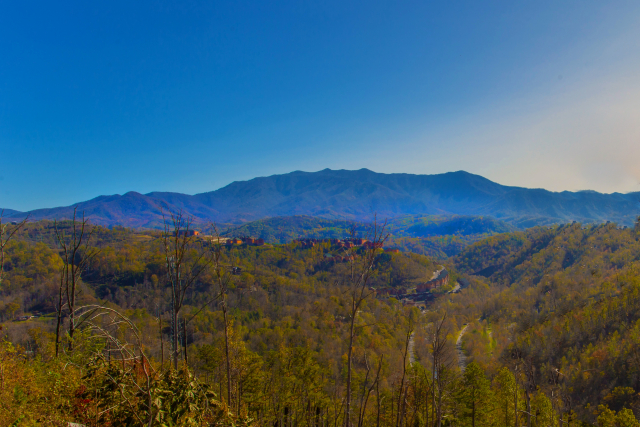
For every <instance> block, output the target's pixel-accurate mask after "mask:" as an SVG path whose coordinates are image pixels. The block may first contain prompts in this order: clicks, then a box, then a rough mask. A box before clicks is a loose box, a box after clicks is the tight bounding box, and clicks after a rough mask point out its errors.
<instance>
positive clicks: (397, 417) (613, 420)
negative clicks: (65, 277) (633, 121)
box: [0, 219, 640, 427]
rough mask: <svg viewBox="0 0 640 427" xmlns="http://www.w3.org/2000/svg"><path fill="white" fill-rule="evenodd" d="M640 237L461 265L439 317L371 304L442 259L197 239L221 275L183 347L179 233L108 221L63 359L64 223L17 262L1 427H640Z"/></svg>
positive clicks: (207, 282)
mask: <svg viewBox="0 0 640 427" xmlns="http://www.w3.org/2000/svg"><path fill="white" fill-rule="evenodd" d="M420 221H422V219H421V220H420ZM472 222H473V221H472ZM303 223H304V222H303ZM444 223H445V224H446V221H444ZM463 223H465V224H466V222H465V221H463ZM441 224H442V223H441ZM405 225H406V224H405ZM393 227H394V225H393V224H392V225H391V230H393ZM434 227H436V226H434ZM58 228H59V230H66V236H67V237H68V236H70V235H72V234H71V233H72V232H73V229H74V225H73V223H71V222H63V223H60V224H58ZM418 228H419V229H421V230H424V228H425V226H424V222H423V223H422V225H421V226H420V227H418ZM427 228H428V227H427ZM471 229H472V230H473V228H471ZM639 232H640V230H638V229H637V228H636V229H626V230H619V229H617V228H616V226H615V225H613V224H610V225H606V226H597V227H583V226H582V225H580V224H574V225H568V226H562V227H558V226H556V227H551V228H548V227H537V228H533V229H530V230H526V231H516V232H510V233H502V234H496V235H493V236H490V237H487V238H485V239H483V240H481V241H478V242H476V243H473V244H471V245H470V246H468V247H467V248H466V249H464V250H463V251H462V252H461V253H460V254H458V255H457V256H455V257H454V258H452V259H450V260H448V261H446V262H445V263H444V266H445V267H447V268H448V269H449V270H450V272H451V275H452V277H461V278H462V279H461V283H462V284H463V289H461V290H460V291H459V292H458V293H440V294H439V295H438V296H436V298H435V299H434V300H433V302H432V303H430V305H429V306H428V307H427V310H425V311H424V312H421V311H420V310H418V309H417V308H415V307H411V306H403V304H402V303H401V302H400V301H398V300H396V299H394V298H388V297H383V296H376V295H375V293H374V292H372V290H373V289H374V288H380V287H389V286H392V287H394V286H395V287H407V286H411V285H415V284H416V283H421V282H424V281H426V280H429V279H430V278H431V277H432V276H433V273H434V272H435V271H437V270H439V269H440V268H441V267H442V262H441V261H434V260H433V259H431V258H429V257H426V256H423V255H420V254H415V253H383V252H382V251H380V250H378V249H375V247H372V248H370V249H366V248H365V247H355V248H353V249H348V250H346V249H341V248H339V247H336V246H332V244H331V243H330V242H323V243H319V244H316V245H315V246H313V247H303V246H302V245H299V244H297V243H287V244H276V245H265V246H250V245H233V246H217V245H216V244H215V242H214V243H213V244H212V243H211V242H208V241H203V240H197V239H196V238H194V239H193V240H192V241H193V244H194V246H192V247H191V249H190V252H189V255H188V257H190V258H188V259H191V260H197V259H198V258H197V257H199V256H200V255H199V254H202V256H209V255H207V254H209V253H213V254H216V253H217V254H219V255H220V261H219V263H218V264H215V263H214V264H207V265H208V266H207V267H206V268H205V269H203V270H202V274H201V275H200V276H198V280H197V281H195V282H193V287H191V288H189V290H188V291H187V292H186V293H185V295H184V306H183V308H182V311H181V312H180V315H179V317H178V320H179V325H183V326H179V327H178V329H177V330H178V333H179V337H178V338H179V339H177V340H176V341H175V342H177V343H178V344H177V347H176V348H173V344H172V342H173V341H172V335H171V333H172V332H171V331H172V330H173V329H172V327H171V322H172V321H171V316H170V315H169V314H170V313H171V310H172V306H171V297H170V295H171V289H172V285H171V283H170V282H169V281H168V279H167V278H168V277H169V275H170V272H171V271H172V270H170V268H173V267H171V266H172V265H173V264H172V262H173V261H171V259H168V258H167V254H166V253H165V250H164V245H165V243H164V242H165V241H164V239H163V235H162V233H160V232H136V231H133V230H130V229H125V228H115V229H107V228H103V227H95V229H94V231H93V233H94V234H93V236H92V239H93V240H92V246H91V247H92V248H96V249H98V250H99V251H98V252H91V251H92V249H91V248H86V249H84V250H83V251H84V253H93V254H94V256H93V258H92V259H91V262H90V263H89V264H86V268H85V269H84V270H83V271H82V274H81V277H80V280H79V282H78V289H77V293H76V294H75V295H76V298H77V301H78V305H80V306H88V307H91V308H89V309H86V311H84V313H85V317H82V316H80V317H78V320H77V322H78V323H77V332H76V334H75V335H73V336H70V335H69V332H68V330H69V329H68V328H69V326H70V317H69V312H68V311H65V310H66V309H65V308H64V306H63V309H62V313H63V316H62V323H63V328H64V330H66V331H67V332H66V335H64V336H63V337H62V340H61V342H60V344H61V346H62V351H61V352H60V354H59V355H56V347H57V345H56V339H55V330H56V319H57V316H56V310H57V305H56V304H57V303H56V301H58V299H59V296H60V293H59V292H60V291H59V289H60V283H61V282H60V272H61V271H64V266H65V262H71V261H65V259H63V258H61V253H62V252H61V248H60V246H59V244H56V239H55V233H54V229H53V224H52V223H50V222H38V223H31V224H28V225H27V226H26V227H25V228H24V229H22V230H20V232H18V233H17V234H16V235H15V238H14V240H13V241H11V242H10V243H9V244H8V245H7V246H6V248H5V249H6V258H5V264H4V265H3V269H4V271H5V275H4V279H3V283H2V288H1V289H0V296H1V298H0V317H1V321H2V322H3V323H2V329H1V331H0V334H1V335H0V336H1V337H2V338H1V340H2V344H1V345H0V364H1V365H0V367H1V368H2V370H1V372H2V387H0V399H2V402H3V403H4V404H3V405H2V406H0V424H2V425H64V423H66V422H80V423H83V424H85V425H91V426H98V425H131V426H138V425H158V426H160V425H225V426H231V425H246V426H249V425H253V426H274V425H278V426H285V425H298V426H309V427H310V426H318V425H325V426H326V425H349V426H368V425H380V426H388V427H391V426H395V427H399V426H403V427H413V426H429V427H435V426H437V425H441V426H442V425H457V426H507V425H508V426H517V427H523V426H525V425H527V426H528V425H531V426H536V427H537V426H540V427H542V426H556V425H560V423H562V425H568V424H570V425H576V426H577V425H592V424H595V423H597V425H599V426H606V427H613V426H638V425H639V424H638V421H636V416H637V415H638V410H639V409H640V406H639V404H640V399H639V397H640V396H639V395H638V392H639V391H640V371H639V370H638V368H637V367H638V366H640V364H639V363H640V362H639V361H640V359H639V358H638V357H639V356H638V355H640V351H639V350H640V323H638V321H639V320H640V280H639V279H638V269H639V267H640V242H639V241H638V238H639V236H640V233H639ZM472 235H473V234H472ZM463 237H465V236H464V235H462V234H461V236H460V238H463ZM400 238H405V237H400ZM212 251H213V252H212ZM341 251H342V252H341ZM78 256H80V257H82V254H80V255H78ZM173 259H175V258H173ZM367 259H370V260H371V264H370V268H369V267H368V264H366V263H365V264H362V263H363V262H364V261H366V260H367ZM167 261H169V262H167ZM215 265H220V266H222V267H221V268H220V269H217V268H215ZM363 265H364V267H366V268H364V269H363V270H358V268H359V266H363ZM354 269H355V270H354ZM358 271H360V272H368V273H367V275H368V276H367V277H368V278H367V280H366V282H364V283H365V285H364V287H363V288H362V289H363V290H364V291H365V292H364V294H363V295H364V297H363V299H362V301H361V303H359V305H357V306H355V305H354V301H356V300H354V299H353V298H352V296H353V295H354V294H353V289H354V287H353V286H354V285H353V283H354V280H357V277H359V276H358V274H360V273H358V274H356V275H354V272H356V273H357V272H358ZM222 273H223V274H224V278H226V279H225V280H227V279H228V281H227V282H224V281H223V282H221V281H220V280H219V279H220V277H222V276H220V274H222ZM223 285H224V286H225V287H224V288H222V287H221V286H223ZM372 288H373V289H372ZM354 313H355V315H353V314H354ZM30 315H35V316H36V317H32V318H28V319H27V320H21V319H26V318H27V317H28V316H30ZM86 316H89V317H86ZM91 316H93V317H91ZM90 317H91V319H90ZM465 324H468V326H467V327H466V328H465ZM89 325H92V326H89ZM463 329H464V330H465V331H466V333H465V334H464V335H463V336H462V339H461V341H462V351H463V353H464V354H465V355H466V356H467V359H466V368H465V369H464V371H463V372H462V371H461V370H460V369H459V363H463V362H460V361H459V360H458V358H457V355H456V351H455V342H456V340H457V338H458V337H459V334H460V332H461V331H462V330H463ZM351 339H353V343H352V344H350V340H351ZM114 346H116V347H114ZM114 348H117V349H118V351H114ZM172 349H173V350H172ZM174 350H175V351H174ZM127 352H130V353H127ZM122 354H130V355H131V356H132V357H130V358H124V357H123V356H122ZM174 361H175V362H176V364H175V365H174ZM463 367H464V365H463ZM347 408H349V409H348V410H347Z"/></svg>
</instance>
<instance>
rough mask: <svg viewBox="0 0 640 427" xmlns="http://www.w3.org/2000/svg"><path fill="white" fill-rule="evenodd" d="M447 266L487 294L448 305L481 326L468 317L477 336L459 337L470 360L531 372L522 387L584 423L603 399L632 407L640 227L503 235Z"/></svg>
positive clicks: (639, 320)
mask: <svg viewBox="0 0 640 427" xmlns="http://www.w3.org/2000/svg"><path fill="white" fill-rule="evenodd" d="M454 264H455V266H456V268H457V269H458V270H459V271H460V272H465V273H468V274H471V275H472V276H471V277H474V275H475V277H476V278H477V280H478V283H485V285H484V286H488V287H487V289H491V291H490V292H485V293H484V294H482V297H481V298H475V299H474V300H473V301H470V300H467V299H465V298H466V297H465V296H464V295H462V296H460V297H458V298H457V300H456V299H454V303H455V304H456V308H455V310H458V312H461V313H462V312H464V313H466V315H468V316H469V317H470V318H473V317H476V316H477V317H476V319H477V318H480V319H482V320H481V321H479V322H478V321H477V320H475V319H473V320H472V325H473V326H472V331H473V332H474V333H476V335H474V334H469V335H468V336H467V338H466V339H467V341H466V351H467V352H468V353H469V355H470V356H471V358H472V360H476V361H478V362H480V363H481V364H482V365H484V366H487V367H489V369H496V370H497V369H498V368H499V367H500V366H502V365H503V363H504V361H505V360H512V361H513V362H514V363H515V362H516V361H519V363H520V366H521V369H523V368H524V369H530V372H531V374H530V375H529V376H528V377H527V380H526V381H527V382H528V383H529V384H531V385H532V386H533V387H539V388H540V389H542V390H546V391H547V392H548V393H549V394H551V393H555V394H556V395H558V396H562V398H563V399H570V401H571V402H572V404H573V405H574V408H576V409H575V410H576V411H577V412H578V413H579V415H580V417H581V418H582V419H585V420H590V421H591V422H594V421H595V418H596V416H597V415H598V414H600V413H601V412H602V409H599V408H598V404H600V403H603V402H609V404H610V405H614V406H616V408H617V409H620V408H622V407H623V406H625V407H628V408H632V409H634V410H637V409H639V407H638V406H637V405H638V404H640V400H639V399H638V392H640V369H638V360H640V359H638V354H640V353H638V351H639V350H640V332H639V331H640V329H639V328H640V297H639V295H640V229H638V227H637V226H636V228H635V229H633V228H629V229H620V228H619V227H616V226H615V225H614V224H608V225H601V226H590V227H585V226H582V225H581V224H573V225H565V226H561V227H552V228H547V227H537V228H533V229H530V230H526V231H524V232H516V233H510V234H502V235H498V236H493V237H490V238H487V239H485V240H483V241H480V242H477V243H475V244H473V245H470V246H469V247H468V248H466V249H465V250H464V251H462V252H461V253H460V254H459V255H457V256H456V257H455V258H454ZM470 307H473V308H472V309H470ZM474 313H475V314H474ZM487 331H489V334H487ZM514 358H515V359H514ZM514 366H515V365H514ZM616 396H618V397H616ZM616 399H618V400H619V401H616ZM612 401H616V403H615V404H612V403H611V402H612Z"/></svg>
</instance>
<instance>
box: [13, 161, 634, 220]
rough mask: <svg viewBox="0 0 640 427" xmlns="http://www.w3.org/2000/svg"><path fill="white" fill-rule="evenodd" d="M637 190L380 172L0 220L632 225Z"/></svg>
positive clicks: (141, 197) (332, 174)
mask: <svg viewBox="0 0 640 427" xmlns="http://www.w3.org/2000/svg"><path fill="white" fill-rule="evenodd" d="M639 200H640V192H635V193H626V194H622V193H612V194H603V193H598V192H595V191H578V192H570V191H563V192H552V191H548V190H544V189H529V188H522V187H511V186H505V185H501V184H498V183H495V182H493V181H490V180H488V179H486V178H484V177H482V176H479V175H474V174H471V173H468V172H464V171H458V172H449V173H443V174H435V175H414V174H404V173H393V174H383V173H376V172H373V171H371V170H368V169H360V170H354V171H351V170H331V169H324V170H321V171H319V172H302V171H295V172H291V173H287V174H282V175H272V176H269V177H259V178H254V179H251V180H248V181H236V182H233V183H231V184H229V185H227V186H225V187H223V188H220V189H218V190H215V191H211V192H207V193H200V194H195V195H187V194H181V193H169V192H152V193H148V194H140V193H136V192H133V191H131V192H128V193H126V194H123V195H111V196H99V197H96V198H94V199H91V200H88V201H85V202H80V203H77V204H74V205H72V206H66V207H57V208H49V209H36V210H33V211H30V212H17V211H13V210H6V211H5V218H11V219H20V218H23V217H24V216H25V215H26V214H29V215H30V218H31V219H33V220H38V219H62V218H70V217H71V216H72V215H73V209H74V207H77V209H78V212H84V214H85V216H86V217H88V218H89V219H90V220H91V221H92V222H93V223H96V224H101V225H123V226H127V227H150V228H154V227H159V226H160V225H161V224H162V213H161V208H162V209H164V211H165V212H166V211H169V210H170V211H177V210H182V211H183V212H185V213H187V214H189V215H192V216H193V218H194V220H195V222H196V223H204V222H207V221H210V220H211V221H215V222H217V223H222V224H242V223H245V222H249V221H254V220H259V219H262V218H269V217H278V216H292V215H308V216H314V217H321V218H329V219H341V220H365V221H366V220H371V219H372V218H373V216H374V214H377V215H378V217H380V218H393V217H398V216H403V215H474V216H490V217H494V218H497V219H500V220H502V221H505V222H507V223H510V224H512V225H514V226H516V227H519V228H525V227H529V226H534V225H547V224H552V223H565V222H570V221H578V222H584V223H592V222H604V221H612V222H617V223H619V224H623V225H632V224H633V223H634V221H635V218H636V217H637V215H638V214H639V213H640V203H639Z"/></svg>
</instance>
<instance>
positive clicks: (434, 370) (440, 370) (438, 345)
mask: <svg viewBox="0 0 640 427" xmlns="http://www.w3.org/2000/svg"><path fill="white" fill-rule="evenodd" d="M446 320H447V312H446V311H445V312H444V314H443V315H442V318H441V319H439V320H437V321H436V322H434V323H433V325H432V331H431V334H430V335H431V346H430V347H431V348H430V350H431V357H432V366H431V383H432V389H431V391H432V402H431V411H432V417H431V418H432V420H433V423H434V425H435V426H437V427H440V426H441V425H442V399H443V397H444V394H445V387H446V385H447V383H448V381H449V376H448V375H446V372H447V371H448V370H451V367H452V366H453V358H452V357H451V355H452V351H451V344H450V343H449V342H448V341H447V335H448V332H449V330H448V328H447V324H446ZM436 400H437V401H436Z"/></svg>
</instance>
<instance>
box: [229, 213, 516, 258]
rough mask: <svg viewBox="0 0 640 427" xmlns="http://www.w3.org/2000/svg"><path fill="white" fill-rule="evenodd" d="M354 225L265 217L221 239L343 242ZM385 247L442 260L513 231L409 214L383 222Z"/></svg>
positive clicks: (360, 227)
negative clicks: (302, 239)
mask: <svg viewBox="0 0 640 427" xmlns="http://www.w3.org/2000/svg"><path fill="white" fill-rule="evenodd" d="M353 224H354V223H353V222H352V221H346V220H332V219H324V218H314V217H309V216H304V215H300V216H292V217H276V218H267V219H263V220H258V221H252V222H249V223H247V224H243V225H241V226H238V227H230V228H228V229H226V230H225V231H224V233H223V234H224V235H225V236H251V237H256V238H261V239H264V240H265V241H266V242H268V243H288V242H291V241H292V240H295V239H298V238H305V239H309V238H311V239H336V238H337V239H343V238H345V237H347V236H348V235H349V232H350V229H351V226H352V225H353ZM355 225H356V229H357V231H358V232H359V233H365V232H366V230H367V227H368V226H369V223H367V222H362V223H356V224H355ZM387 230H388V232H389V240H388V242H387V246H390V247H397V248H399V249H401V250H403V251H405V252H414V253H418V254H422V255H427V256H431V257H435V258H438V259H446V258H448V257H450V256H453V255H455V254H457V253H459V252H460V251H462V249H464V248H465V247H466V246H468V245H469V244H471V243H474V242H477V241H479V240H481V239H484V238H485V237H488V236H491V235H494V234H498V233H505V232H508V231H513V230H515V228H514V227H513V226H511V225H509V224H507V223H505V222H502V221H499V220H496V219H493V218H487V217H474V216H459V215H412V216H401V217H397V218H390V219H389V220H387Z"/></svg>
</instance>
